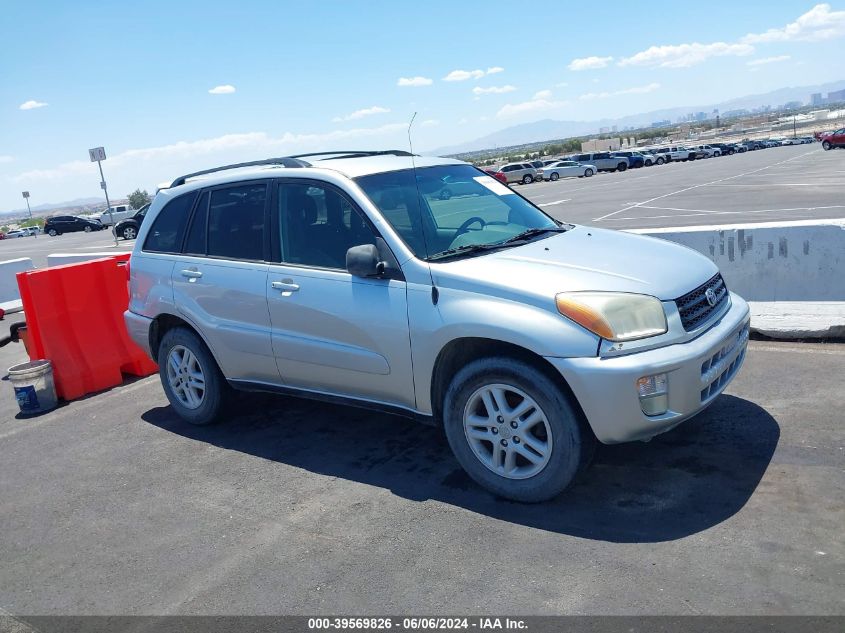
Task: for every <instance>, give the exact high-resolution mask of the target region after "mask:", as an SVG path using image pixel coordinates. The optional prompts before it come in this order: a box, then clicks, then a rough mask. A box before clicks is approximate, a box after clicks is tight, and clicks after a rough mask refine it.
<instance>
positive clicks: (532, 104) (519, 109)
mask: <svg viewBox="0 0 845 633" xmlns="http://www.w3.org/2000/svg"><path fill="white" fill-rule="evenodd" d="M566 105H569V102H568V101H550V100H548V99H532V100H531V101H523V102H522V103H509V104H507V105H505V106H503V107H502V108H501V109H500V110H499V111H498V112H497V113H496V116H497V117H498V118H500V119H506V118H509V117H514V116H519V115H522V114H529V113H533V112H544V111H548V110H559V109H560V108H562V107H564V106H566Z"/></svg>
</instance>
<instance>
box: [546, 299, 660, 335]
mask: <svg viewBox="0 0 845 633" xmlns="http://www.w3.org/2000/svg"><path fill="white" fill-rule="evenodd" d="M555 303H556V304H557V309H558V311H559V312H560V313H561V314H562V315H563V316H565V317H567V318H569V319H572V320H573V321H575V322H576V323H577V324H579V325H582V326H583V327H585V328H587V329H588V330H590V332H592V333H593V334H597V335H598V336H601V337H602V338H604V339H607V340H609V341H633V340H635V339H639V338H647V337H649V336H657V335H658V334H665V333H666V331H667V329H668V328H667V326H666V313H665V312H664V311H663V305H662V304H661V303H660V300H659V299H657V298H656V297H651V296H649V295H636V294H629V293H623V292H561V293H560V294H559V295H557V296H556V297H555Z"/></svg>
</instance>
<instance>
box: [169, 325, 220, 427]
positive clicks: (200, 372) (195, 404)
mask: <svg viewBox="0 0 845 633" xmlns="http://www.w3.org/2000/svg"><path fill="white" fill-rule="evenodd" d="M158 367H159V376H160V378H161V385H162V387H163V388H164V393H165V395H167V399H168V400H169V401H170V406H172V407H173V410H174V411H175V412H176V413H177V415H178V416H179V417H180V418H182V419H183V420H185V421H186V422H188V423H190V424H193V425H196V426H206V425H208V424H213V423H214V422H216V421H217V420H218V418H219V416H220V414H221V413H222V410H223V405H224V400H225V397H226V396H227V395H228V392H229V385H228V383H226V380H225V379H224V378H223V374H222V373H221V372H220V368H219V367H218V366H217V362H216V361H215V360H214V357H213V356H212V355H211V352H210V351H209V350H208V348H207V347H206V346H205V343H203V341H202V339H200V337H199V336H197V334H196V333H194V332H192V331H191V330H188V329H187V328H181V327H177V328H173V329H172V330H168V332H167V333H166V334H165V335H164V338H162V340H161V344H160V345H159V348H158Z"/></svg>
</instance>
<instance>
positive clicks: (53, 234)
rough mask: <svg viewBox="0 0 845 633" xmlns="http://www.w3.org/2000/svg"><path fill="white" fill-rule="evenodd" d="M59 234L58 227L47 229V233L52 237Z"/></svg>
mask: <svg viewBox="0 0 845 633" xmlns="http://www.w3.org/2000/svg"><path fill="white" fill-rule="evenodd" d="M58 234H59V233H58V232H57V231H56V229H50V230H49V231H47V235H49V236H50V237H56V236H57V235H58Z"/></svg>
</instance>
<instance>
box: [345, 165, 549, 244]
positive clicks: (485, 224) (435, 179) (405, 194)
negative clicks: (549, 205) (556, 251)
mask: <svg viewBox="0 0 845 633" xmlns="http://www.w3.org/2000/svg"><path fill="white" fill-rule="evenodd" d="M415 174H416V180H415V178H414V176H415ZM356 182H357V183H358V185H359V186H360V187H361V189H363V191H364V193H366V194H367V196H368V197H369V198H370V200H371V201H372V203H373V204H374V205H375V206H376V207H377V208H378V209H379V211H380V212H381V214H382V216H384V218H385V220H387V221H388V222H389V223H390V224H391V226H392V227H393V229H394V230H395V231H396V232H397V233H398V234H399V236H400V237H401V238H402V239H403V241H404V242H405V244H407V245H408V248H410V249H411V250H412V251H413V253H414V255H416V256H417V257H419V258H421V259H435V258H436V259H441V258H443V257H445V256H448V255H451V254H453V253H455V254H457V253H462V254H467V255H469V254H475V253H479V252H482V248H481V247H485V246H490V247H491V248H493V247H494V246H496V245H498V246H501V247H503V248H505V247H507V246H508V245H516V244H518V243H521V242H510V243H509V244H508V245H506V244H505V242H507V241H508V240H510V239H511V238H514V237H516V236H518V235H520V234H523V233H525V232H526V231H528V230H530V229H539V230H538V231H536V232H534V231H532V234H531V236H532V238H536V239H540V238H541V237H543V235H545V231H544V230H546V229H547V230H548V231H549V233H548V234H549V235H550V234H551V232H553V231H555V230H559V228H560V225H559V224H558V223H557V222H555V221H554V220H553V219H551V218H550V217H549V216H547V215H546V214H545V213H543V212H542V211H540V209H538V208H537V207H535V206H534V205H533V204H531V203H530V202H528V201H527V200H526V199H524V198H523V197H522V196H519V195H518V194H517V193H516V192H515V191H513V190H512V189H510V188H509V187H507V186H505V185H503V184H502V183H500V182H499V181H497V180H496V179H495V178H492V177H490V176H489V175H487V174H485V173H484V172H482V171H481V170H479V169H476V168H475V167H473V166H471V165H445V166H439V167H424V168H420V169H417V170H416V171H415V170H413V169H405V170H401V171H393V172H387V173H381V174H373V175H370V176H361V177H359V178H357V179H356ZM472 247H478V248H472Z"/></svg>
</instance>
